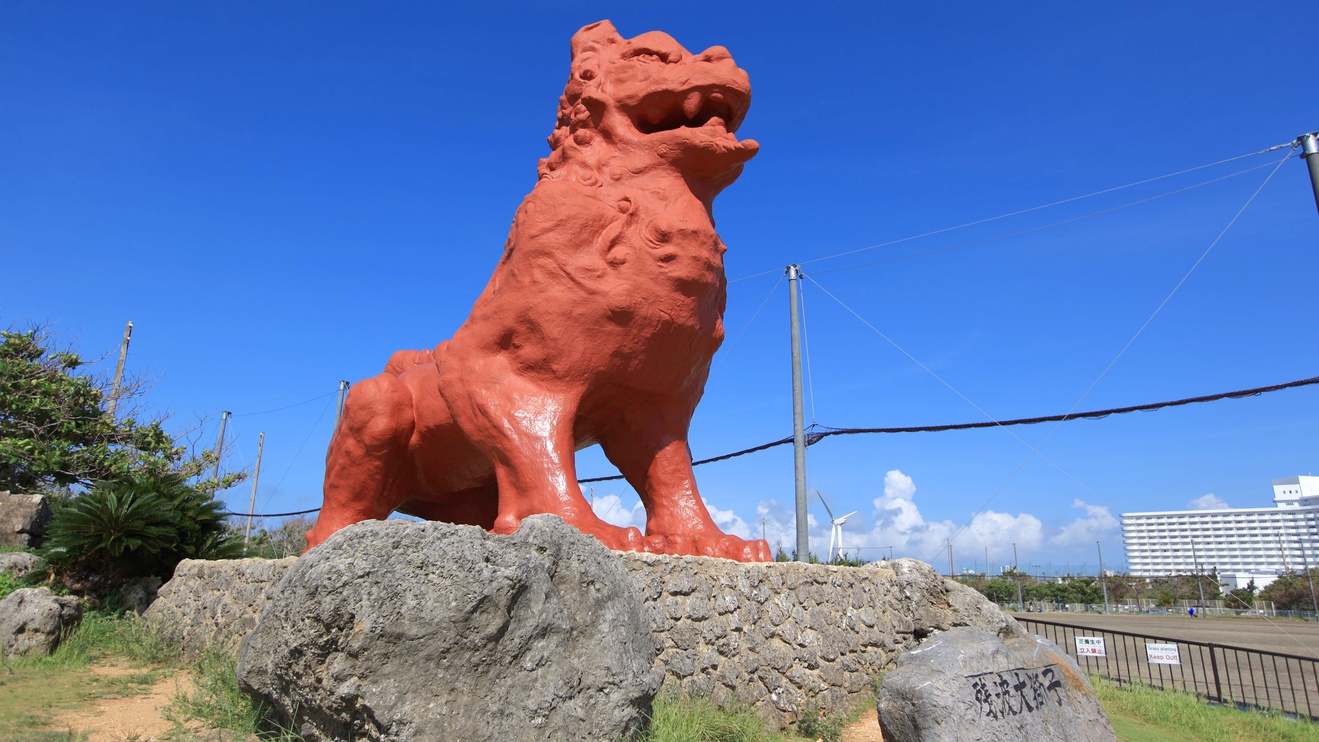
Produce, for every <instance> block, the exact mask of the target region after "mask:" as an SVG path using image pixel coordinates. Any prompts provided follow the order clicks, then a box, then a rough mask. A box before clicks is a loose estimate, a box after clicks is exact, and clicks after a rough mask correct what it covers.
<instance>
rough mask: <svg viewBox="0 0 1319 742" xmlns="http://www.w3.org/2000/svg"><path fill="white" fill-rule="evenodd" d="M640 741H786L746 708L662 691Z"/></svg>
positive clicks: (786, 738)
mask: <svg viewBox="0 0 1319 742" xmlns="http://www.w3.org/2000/svg"><path fill="white" fill-rule="evenodd" d="M641 739H642V740H643V742H786V741H787V740H791V739H792V738H791V737H785V736H783V735H781V734H774V733H772V732H770V731H769V730H767V729H766V728H765V722H764V721H762V720H761V719H760V717H758V716H756V715H755V713H754V712H752V711H751V710H750V709H737V708H732V709H729V708H720V707H719V706H718V705H716V704H715V703H714V702H713V701H711V700H710V699H708V698H693V697H690V696H680V695H677V694H671V693H665V694H661V695H660V696H658V697H657V698H656V699H655V704H654V708H653V709H652V711H651V716H650V728H649V729H648V730H647V731H646V733H645V735H643V736H642V738H641Z"/></svg>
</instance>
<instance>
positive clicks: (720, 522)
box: [701, 497, 760, 538]
mask: <svg viewBox="0 0 1319 742" xmlns="http://www.w3.org/2000/svg"><path fill="white" fill-rule="evenodd" d="M701 502H704V503H705V509H706V510H709V511H710V517H711V518H713V519H714V524H715V525H717V526H719V530H721V531H723V532H724V533H729V534H732V535H734V536H737V537H738V538H751V527H750V526H748V525H747V523H746V521H744V520H742V519H741V518H740V517H738V515H737V513H734V512H733V511H732V510H720V509H719V508H717V507H715V506H714V505H711V504H710V501H709V500H707V499H705V498H704V497H702V498H701ZM756 538H760V536H759V534H757V535H756Z"/></svg>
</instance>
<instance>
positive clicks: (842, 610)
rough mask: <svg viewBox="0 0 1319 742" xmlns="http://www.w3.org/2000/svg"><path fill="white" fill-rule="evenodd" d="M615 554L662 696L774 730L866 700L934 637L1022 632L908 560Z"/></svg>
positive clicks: (976, 597)
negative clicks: (745, 560) (652, 638)
mask: <svg viewBox="0 0 1319 742" xmlns="http://www.w3.org/2000/svg"><path fill="white" fill-rule="evenodd" d="M620 556H621V557H622V558H623V563H624V565H626V566H627V569H628V572H629V573H630V574H631V576H632V580H633V582H635V583H636V584H637V588H638V589H639V590H640V592H641V597H642V599H643V600H644V601H645V603H646V606H647V608H648V609H649V611H650V614H651V619H652V621H653V623H654V625H655V633H656V636H657V637H658V638H659V641H660V655H659V658H658V659H657V660H656V661H657V663H658V664H659V665H660V666H661V667H662V668H663V669H664V672H665V686H666V688H668V689H678V690H681V691H683V692H686V693H690V694H693V695H701V696H708V697H710V698H712V699H713V700H714V701H716V702H718V703H726V702H736V703H739V704H749V705H751V706H752V707H754V708H755V709H756V710H757V711H758V712H759V713H760V714H761V715H762V716H763V717H765V718H766V719H768V720H770V721H773V722H775V723H777V724H778V725H780V726H785V725H786V724H788V723H789V722H791V721H794V720H795V719H796V718H797V714H798V713H800V712H809V711H815V710H819V709H823V710H826V711H829V712H845V711H848V710H850V709H851V707H852V706H853V705H854V704H856V703H859V702H861V701H863V700H866V699H870V698H874V694H875V686H874V684H875V679H876V678H877V677H878V676H879V675H880V674H881V672H882V671H883V670H884V669H885V667H887V666H889V665H891V664H892V663H893V662H894V660H896V659H897V657H898V656H899V655H901V654H903V653H904V652H906V651H908V650H910V649H912V648H914V647H915V646H916V645H917V644H918V643H919V642H920V640H921V639H923V638H925V637H927V636H929V635H931V634H933V633H935V632H938V631H945V630H947V629H951V628H953V627H955V626H974V627H976V628H979V629H982V630H984V631H987V632H989V633H990V634H995V635H999V636H1004V637H1015V636H1022V635H1024V632H1023V631H1022V629H1021V628H1020V627H1019V626H1018V624H1017V622H1016V621H1015V620H1013V619H1012V617H1010V616H1008V615H1006V614H1004V613H1002V612H1001V611H999V609H998V607H997V606H995V605H994V604H992V603H990V602H989V601H988V600H986V599H985V598H984V597H983V596H981V595H980V594H979V593H977V592H976V591H974V590H972V589H971V588H968V587H966V586H964V585H961V584H959V583H957V582H954V581H952V580H946V579H944V578H943V577H942V576H940V575H939V574H938V573H936V572H935V571H934V569H933V568H932V567H930V565H928V564H925V563H924V562H918V561H915V560H912V559H899V560H897V561H891V562H875V563H873V564H870V565H867V566H864V567H831V566H827V565H820V564H803V563H799V562H788V563H769V564H740V563H738V562H731V561H727V560H724V559H711V558H706V557H670V556H658V555H654V554H627V553H623V554H620Z"/></svg>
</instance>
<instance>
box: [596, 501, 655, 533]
mask: <svg viewBox="0 0 1319 742" xmlns="http://www.w3.org/2000/svg"><path fill="white" fill-rule="evenodd" d="M591 510H593V511H595V515H596V517H597V518H599V519H600V520H603V521H604V522H606V523H612V524H614V525H616V526H619V527H620V528H627V527H628V526H636V527H637V528H640V529H641V530H642V532H645V530H646V508H645V506H643V505H642V504H641V501H639V500H638V501H637V504H636V505H633V506H632V507H631V509H629V508H626V507H624V506H623V498H621V497H619V496H618V495H603V496H601V497H597V498H595V500H594V501H592V503H591Z"/></svg>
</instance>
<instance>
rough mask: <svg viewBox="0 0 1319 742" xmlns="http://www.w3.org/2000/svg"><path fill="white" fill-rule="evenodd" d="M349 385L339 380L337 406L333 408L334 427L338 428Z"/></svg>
mask: <svg viewBox="0 0 1319 742" xmlns="http://www.w3.org/2000/svg"><path fill="white" fill-rule="evenodd" d="M348 387H349V384H348V382H347V381H345V380H343V379H340V380H339V404H338V405H337V406H336V407H335V408H334V427H335V428H338V427H339V418H341V417H343V403H344V399H345V398H347V396H348Z"/></svg>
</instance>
